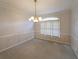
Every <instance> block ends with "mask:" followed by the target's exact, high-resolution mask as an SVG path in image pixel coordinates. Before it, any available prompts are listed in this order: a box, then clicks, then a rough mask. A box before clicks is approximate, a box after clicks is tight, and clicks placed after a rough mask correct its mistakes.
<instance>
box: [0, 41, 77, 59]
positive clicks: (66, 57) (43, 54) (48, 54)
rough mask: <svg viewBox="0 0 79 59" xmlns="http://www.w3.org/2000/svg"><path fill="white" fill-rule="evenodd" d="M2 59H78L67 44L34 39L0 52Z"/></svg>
mask: <svg viewBox="0 0 79 59" xmlns="http://www.w3.org/2000/svg"><path fill="white" fill-rule="evenodd" d="M0 59H77V58H76V56H75V55H74V53H73V51H72V49H71V48H70V47H69V46H66V45H60V44H56V43H51V42H48V41H43V40H38V39H33V40H30V41H28V42H26V43H24V44H21V45H19V46H16V47H14V48H11V49H9V50H7V51H4V52H2V53H0Z"/></svg>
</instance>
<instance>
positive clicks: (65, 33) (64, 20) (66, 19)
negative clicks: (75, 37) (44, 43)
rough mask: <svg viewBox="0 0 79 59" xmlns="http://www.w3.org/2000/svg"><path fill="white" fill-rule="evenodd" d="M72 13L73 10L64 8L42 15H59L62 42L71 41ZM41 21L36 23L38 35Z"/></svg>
mask: <svg viewBox="0 0 79 59" xmlns="http://www.w3.org/2000/svg"><path fill="white" fill-rule="evenodd" d="M70 15H71V10H64V11H60V12H56V13H52V14H47V15H42V16H43V18H45V17H59V18H60V31H61V33H60V34H61V39H60V41H62V42H68V43H70V20H71V18H70ZM39 24H40V23H37V24H36V25H35V31H36V32H37V33H36V35H37V34H38V33H39V28H40V26H39Z"/></svg>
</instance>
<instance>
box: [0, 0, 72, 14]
mask: <svg viewBox="0 0 79 59" xmlns="http://www.w3.org/2000/svg"><path fill="white" fill-rule="evenodd" d="M70 4H71V0H38V2H37V13H38V15H40V14H47V13H53V12H58V11H61V10H64V9H68V8H70ZM6 9H7V10H9V9H12V10H17V11H20V12H23V13H25V14H28V15H33V14H34V1H33V0H0V10H2V11H3V10H6Z"/></svg>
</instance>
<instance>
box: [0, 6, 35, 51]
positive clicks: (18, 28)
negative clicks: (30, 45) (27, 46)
mask: <svg viewBox="0 0 79 59" xmlns="http://www.w3.org/2000/svg"><path fill="white" fill-rule="evenodd" d="M27 20H28V16H26V15H24V14H23V13H21V12H19V10H15V9H14V8H11V7H10V8H9V7H6V6H2V7H0V52H1V51H4V50H5V49H8V48H11V47H13V46H16V45H18V44H20V43H23V42H24V41H27V40H30V39H32V38H34V36H33V35H34V33H33V22H29V21H27Z"/></svg>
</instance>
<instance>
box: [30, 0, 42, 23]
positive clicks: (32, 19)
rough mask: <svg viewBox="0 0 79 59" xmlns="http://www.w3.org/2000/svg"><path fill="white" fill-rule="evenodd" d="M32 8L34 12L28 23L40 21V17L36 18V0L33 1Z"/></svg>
mask: <svg viewBox="0 0 79 59" xmlns="http://www.w3.org/2000/svg"><path fill="white" fill-rule="evenodd" d="M34 3H35V4H34V7H35V11H34V16H32V17H30V19H29V21H33V22H39V21H41V20H42V17H39V16H37V5H36V3H37V0H34Z"/></svg>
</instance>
